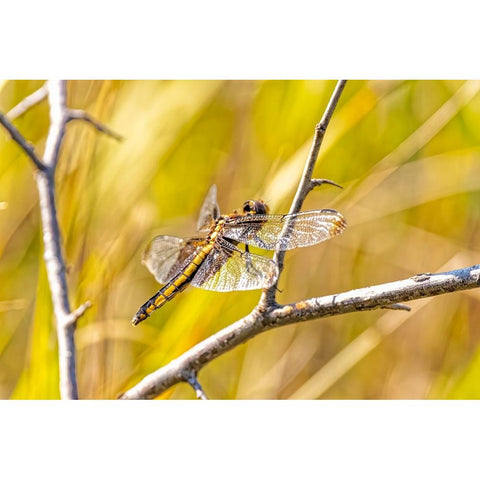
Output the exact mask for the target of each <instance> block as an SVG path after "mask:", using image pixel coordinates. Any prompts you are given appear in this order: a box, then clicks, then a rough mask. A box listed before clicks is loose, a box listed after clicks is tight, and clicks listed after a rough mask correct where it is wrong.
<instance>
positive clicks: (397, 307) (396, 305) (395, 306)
mask: <svg viewBox="0 0 480 480" xmlns="http://www.w3.org/2000/svg"><path fill="white" fill-rule="evenodd" d="M382 308H385V309H388V310H405V311H406V312H410V311H411V310H412V308H411V307H409V306H408V305H405V304H404V303H392V304H391V305H384V306H383V307H382Z"/></svg>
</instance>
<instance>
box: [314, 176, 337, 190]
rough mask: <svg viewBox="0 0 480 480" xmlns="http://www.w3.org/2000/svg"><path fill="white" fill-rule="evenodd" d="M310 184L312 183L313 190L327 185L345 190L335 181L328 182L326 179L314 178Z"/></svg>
mask: <svg viewBox="0 0 480 480" xmlns="http://www.w3.org/2000/svg"><path fill="white" fill-rule="evenodd" d="M310 182H311V188H314V187H321V186H322V185H324V184H327V185H333V186H334V187H338V188H341V189H343V187H342V186H341V185H339V184H338V183H335V182H334V181H333V180H327V179H326V178H312V179H311V180H310Z"/></svg>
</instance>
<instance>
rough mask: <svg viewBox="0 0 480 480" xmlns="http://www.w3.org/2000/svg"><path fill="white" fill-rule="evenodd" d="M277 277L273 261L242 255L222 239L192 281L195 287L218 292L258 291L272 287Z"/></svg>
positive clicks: (247, 254) (248, 254) (244, 253)
mask: <svg viewBox="0 0 480 480" xmlns="http://www.w3.org/2000/svg"><path fill="white" fill-rule="evenodd" d="M277 274H278V268H277V265H276V263H275V262H274V261H273V260H270V259H268V258H264V257H260V256H258V255H253V254H251V253H247V252H242V251H241V250H239V249H238V248H236V247H234V246H233V245H231V244H230V243H228V242H226V241H225V240H222V239H219V241H218V244H216V245H215V247H214V249H213V250H212V251H211V252H210V254H209V255H207V257H206V258H205V260H204V262H203V263H202V265H201V266H200V268H199V269H198V271H197V273H196V274H195V276H194V277H193V280H192V285H193V286H195V287H199V288H203V289H204V290H214V291H216V292H230V291H233V290H256V289H259V288H268V287H270V286H271V285H272V284H273V282H274V281H275V278H276V276H277Z"/></svg>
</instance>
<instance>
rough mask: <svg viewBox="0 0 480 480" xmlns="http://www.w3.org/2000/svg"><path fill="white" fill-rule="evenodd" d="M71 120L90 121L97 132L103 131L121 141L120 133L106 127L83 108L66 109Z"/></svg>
mask: <svg viewBox="0 0 480 480" xmlns="http://www.w3.org/2000/svg"><path fill="white" fill-rule="evenodd" d="M72 120H83V121H85V122H87V123H90V124H91V125H93V126H94V127H95V128H96V129H97V130H98V131H99V132H102V133H105V134H106V135H108V136H109V137H112V138H114V139H115V140H118V141H119V142H121V141H122V140H123V139H124V138H123V137H122V135H120V134H118V133H116V132H114V131H113V130H112V129H111V128H109V127H107V126H106V125H104V124H103V123H101V122H99V121H98V120H96V119H94V118H93V117H92V116H91V115H90V114H88V113H87V112H85V111H83V110H75V109H72V108H70V109H69V110H68V121H72Z"/></svg>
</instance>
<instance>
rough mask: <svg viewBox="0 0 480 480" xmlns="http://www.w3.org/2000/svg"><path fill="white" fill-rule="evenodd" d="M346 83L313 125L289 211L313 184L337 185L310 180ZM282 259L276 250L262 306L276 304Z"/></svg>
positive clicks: (295, 209) (282, 254)
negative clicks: (274, 272) (274, 270)
mask: <svg viewBox="0 0 480 480" xmlns="http://www.w3.org/2000/svg"><path fill="white" fill-rule="evenodd" d="M346 83H347V81H346V80H339V81H338V82H337V85H336V86H335V90H334V91H333V93H332V96H331V98H330V101H329V102H328V105H327V108H326V109H325V113H324V114H323V117H322V119H321V120H320V123H318V124H317V125H316V127H315V135H314V137H313V143H312V147H311V148H310V153H309V154H308V157H307V161H306V162H305V168H304V169H303V173H302V176H301V179H300V183H299V185H298V189H297V192H296V194H295V197H294V199H293V202H292V205H291V207H290V211H289V213H297V212H299V211H300V209H301V208H302V205H303V202H304V200H305V197H306V196H307V195H308V193H309V192H310V191H311V190H312V188H314V187H315V186H317V185H319V184H322V183H330V184H331V185H332V184H333V185H335V186H339V185H337V184H336V183H334V182H332V181H330V180H327V181H326V180H312V175H313V169H314V168H315V163H316V162H317V159H318V153H319V152H320V147H321V145H322V142H323V138H324V136H325V132H326V131H327V127H328V125H329V123H330V120H331V118H332V115H333V112H334V111H335V108H336V106H337V103H338V100H339V99H340V96H341V95H342V92H343V89H344V88H345V84H346ZM288 229H289V225H288V224H286V225H285V229H284V232H287V231H288ZM284 259H285V251H281V250H276V251H275V253H274V255H273V260H274V261H275V262H276V263H277V265H278V276H277V279H276V281H275V283H274V284H273V285H272V286H271V287H270V288H268V289H267V290H265V291H264V292H263V293H262V297H261V298H260V302H259V304H260V306H262V307H263V308H268V307H269V306H272V305H275V304H276V293H277V290H278V280H279V277H280V274H281V273H282V270H283V261H284Z"/></svg>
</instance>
